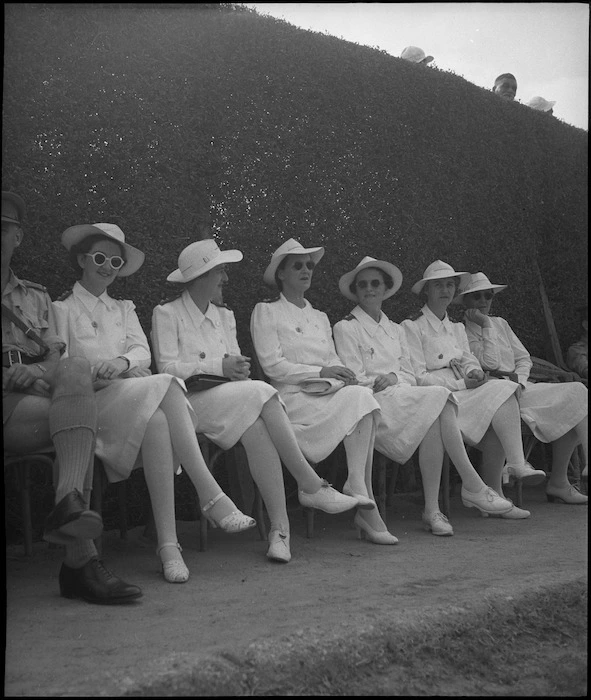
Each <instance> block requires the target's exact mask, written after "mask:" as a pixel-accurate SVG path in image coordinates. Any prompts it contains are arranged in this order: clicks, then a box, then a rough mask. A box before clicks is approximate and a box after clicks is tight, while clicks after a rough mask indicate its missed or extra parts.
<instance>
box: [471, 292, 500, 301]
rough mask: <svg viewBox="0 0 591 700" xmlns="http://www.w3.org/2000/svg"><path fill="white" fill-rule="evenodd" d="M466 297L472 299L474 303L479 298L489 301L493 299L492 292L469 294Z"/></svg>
mask: <svg viewBox="0 0 591 700" xmlns="http://www.w3.org/2000/svg"><path fill="white" fill-rule="evenodd" d="M467 296H469V297H470V299H474V301H478V300H479V299H480V298H483V299H485V300H486V301H490V300H491V299H492V298H493V297H494V294H493V293H492V292H470V293H469V294H468V295H467Z"/></svg>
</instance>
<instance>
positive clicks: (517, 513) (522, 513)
mask: <svg viewBox="0 0 591 700" xmlns="http://www.w3.org/2000/svg"><path fill="white" fill-rule="evenodd" d="M509 503H511V510H509V511H507V512H506V513H485V512H484V511H482V512H481V513H480V515H482V517H483V518H488V517H491V518H492V517H494V518H503V519H504V520H525V518H529V516H530V515H531V513H530V512H529V510H525V508H518V507H517V506H514V505H513V502H512V501H509Z"/></svg>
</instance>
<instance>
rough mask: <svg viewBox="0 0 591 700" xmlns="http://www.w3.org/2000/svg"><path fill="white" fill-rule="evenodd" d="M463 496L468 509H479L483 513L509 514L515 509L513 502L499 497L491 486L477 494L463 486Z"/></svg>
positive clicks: (463, 501) (485, 487)
mask: <svg viewBox="0 0 591 700" xmlns="http://www.w3.org/2000/svg"><path fill="white" fill-rule="evenodd" d="M461 496H462V503H463V504H464V505H465V506H466V508H478V510H480V511H482V512H483V513H508V512H509V511H510V510H511V508H512V507H513V504H512V503H511V501H509V500H507V499H506V498H502V497H501V496H499V494H498V493H497V492H496V491H495V490H494V489H491V488H490V486H484V487H483V488H482V489H481V490H480V491H477V492H476V493H473V492H472V491H468V490H466V489H465V488H464V487H463V486H462V491H461Z"/></svg>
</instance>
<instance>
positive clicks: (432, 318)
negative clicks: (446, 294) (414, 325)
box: [421, 304, 453, 332]
mask: <svg viewBox="0 0 591 700" xmlns="http://www.w3.org/2000/svg"><path fill="white" fill-rule="evenodd" d="M421 311H422V313H423V316H424V317H425V319H426V320H427V322H428V323H429V325H430V326H431V327H432V328H433V330H435V331H439V330H440V329H441V327H442V326H443V328H445V330H447V331H450V332H451V331H453V325H452V322H451V321H450V320H449V316H448V315H447V312H446V313H445V316H444V317H443V320H441V319H439V318H437V316H436V315H435V314H434V313H433V312H432V311H431V309H430V308H429V306H428V304H425V306H423V308H422V309H421Z"/></svg>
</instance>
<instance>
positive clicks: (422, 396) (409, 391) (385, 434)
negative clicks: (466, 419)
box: [374, 384, 457, 464]
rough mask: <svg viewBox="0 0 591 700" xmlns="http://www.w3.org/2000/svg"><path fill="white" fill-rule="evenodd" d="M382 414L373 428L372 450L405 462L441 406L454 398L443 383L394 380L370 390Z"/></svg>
mask: <svg viewBox="0 0 591 700" xmlns="http://www.w3.org/2000/svg"><path fill="white" fill-rule="evenodd" d="M374 397H375V399H376V400H377V402H378V403H379V404H380V408H381V409H382V415H381V419H380V422H379V424H378V428H377V432H376V445H375V446H376V450H378V452H381V453H382V454H383V455H386V457H389V458H390V459H392V460H394V461H395V462H398V463H399V464H405V463H406V462H408V460H409V459H410V458H411V457H412V455H413V454H414V452H415V450H416V449H417V447H418V446H419V445H420V443H421V441H422V440H423V438H424V437H425V435H426V434H427V431H428V430H429V428H430V427H431V425H433V423H434V422H435V420H436V419H437V417H438V416H439V414H440V413H441V411H442V410H443V407H444V406H445V404H446V403H447V401H450V402H451V403H452V404H453V406H454V408H456V410H457V401H456V399H455V398H454V395H453V394H452V392H451V391H450V390H449V389H446V388H445V387H443V386H410V385H408V384H395V385H394V386H389V387H388V388H387V389H384V391H378V393H377V394H374Z"/></svg>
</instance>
